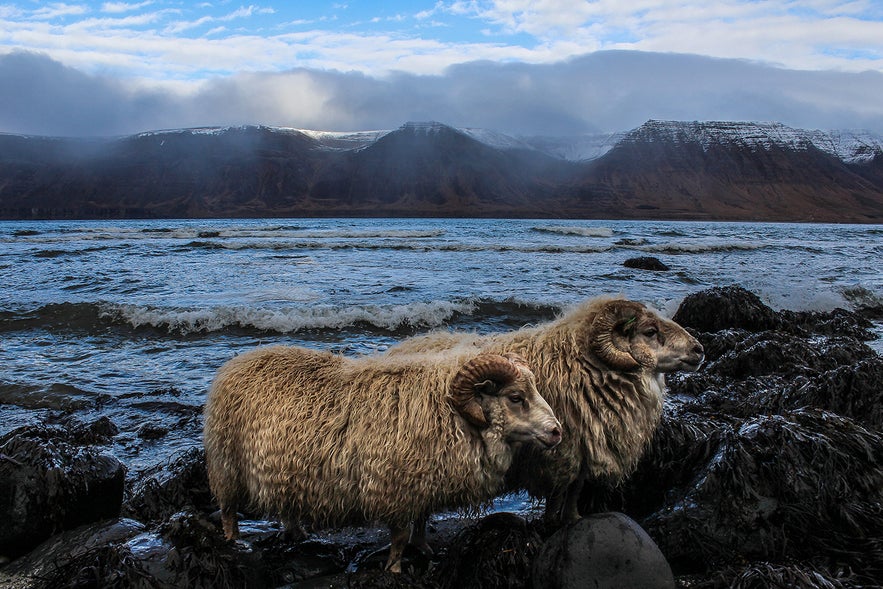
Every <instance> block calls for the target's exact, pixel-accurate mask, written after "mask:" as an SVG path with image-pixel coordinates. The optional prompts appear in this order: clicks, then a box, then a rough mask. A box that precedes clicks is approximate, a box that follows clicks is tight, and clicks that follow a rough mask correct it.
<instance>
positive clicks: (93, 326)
mask: <svg viewBox="0 0 883 589" xmlns="http://www.w3.org/2000/svg"><path fill="white" fill-rule="evenodd" d="M558 311H559V308H558V307H556V306H551V305H544V304H535V303H529V302H521V301H517V300H513V299H505V300H490V299H477V298H470V299H462V300H452V301H446V300H442V301H429V302H412V303H406V304H401V305H394V304H388V305H346V306H334V305H296V306H290V305H287V306H228V305H221V306H216V307H210V308H200V309H187V308H175V307H156V306H147V305H133V304H119V303H107V302H97V303H52V304H49V305H44V306H42V307H39V308H38V309H35V310H32V311H27V312H19V313H15V312H2V313H0V332H10V331H24V330H33V329H46V330H50V331H54V330H80V331H86V332H102V333H103V332H105V331H106V330H107V328H108V327H118V328H120V327H122V328H128V329H134V330H142V329H148V330H155V331H158V332H160V333H164V334H168V335H172V336H193V335H209V334H217V333H225V332H235V333H240V332H259V333H279V334H290V333H295V332H301V331H310V330H334V331H340V330H369V331H379V332H383V333H403V334H407V333H413V332H416V331H419V330H425V329H433V328H438V327H442V326H446V325H448V326H458V327H460V328H463V327H464V326H465V327H466V328H475V327H476V326H482V327H483V328H485V329H494V328H495V327H499V328H512V327H521V326H523V325H526V324H530V323H536V322H538V321H542V320H545V319H549V318H551V317H553V316H554V315H555V314H556V313H557V312H558Z"/></svg>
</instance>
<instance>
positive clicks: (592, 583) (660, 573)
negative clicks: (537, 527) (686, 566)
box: [533, 513, 675, 589]
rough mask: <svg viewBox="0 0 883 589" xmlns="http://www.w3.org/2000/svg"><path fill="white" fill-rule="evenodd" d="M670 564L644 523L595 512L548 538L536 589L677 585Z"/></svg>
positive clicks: (658, 588) (666, 588)
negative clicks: (642, 524)
mask: <svg viewBox="0 0 883 589" xmlns="http://www.w3.org/2000/svg"><path fill="white" fill-rule="evenodd" d="M674 586H675V583H674V576H673V575H672V571H671V567H669V565H668V563H667V562H666V560H665V557H664V556H663V555H662V552H660V551H659V548H658V547H657V546H656V543H655V542H653V540H652V539H651V538H650V536H648V535H647V532H645V531H644V530H643V529H641V526H639V525H638V524H637V523H636V522H635V521H634V520H632V519H631V518H629V517H627V516H625V515H623V514H621V513H602V514H596V515H592V516H588V517H584V518H583V519H581V520H579V521H577V522H576V523H574V524H572V525H570V526H568V527H566V528H563V529H561V530H559V531H558V532H556V533H555V534H553V535H552V536H550V537H549V539H547V540H546V542H545V544H544V545H543V548H542V550H541V551H540V553H539V555H538V556H537V558H536V561H535V562H534V567H533V587H534V588H535V589H582V588H584V587H594V588H596V589H619V588H621V587H634V588H636V589H639V588H640V589H669V588H671V589H674Z"/></svg>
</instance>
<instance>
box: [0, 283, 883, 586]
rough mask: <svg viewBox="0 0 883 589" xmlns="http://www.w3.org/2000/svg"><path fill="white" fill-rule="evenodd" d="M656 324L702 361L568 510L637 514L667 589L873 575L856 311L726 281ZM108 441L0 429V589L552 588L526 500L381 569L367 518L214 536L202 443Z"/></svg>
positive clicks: (867, 396) (877, 467) (256, 525)
mask: <svg viewBox="0 0 883 589" xmlns="http://www.w3.org/2000/svg"><path fill="white" fill-rule="evenodd" d="M868 312H869V313H879V312H880V310H879V309H878V310H869V311H868ZM875 317H879V316H878V315H876V316H875ZM674 320H675V321H677V322H678V323H680V324H681V325H683V326H684V327H686V328H688V329H690V330H691V331H692V332H693V333H694V335H696V336H697V337H698V338H699V339H700V341H701V342H702V344H703V346H704V347H705V349H706V353H707V359H706V363H705V365H704V366H703V367H702V368H701V369H700V370H699V371H698V372H696V373H691V374H676V375H672V376H670V377H669V379H668V384H669V389H670V391H669V398H668V400H667V402H666V407H665V413H664V416H663V420H662V423H661V425H660V428H659V431H658V432H657V435H656V437H655V439H654V440H653V442H652V444H651V446H650V447H649V448H648V450H647V453H646V455H645V456H644V458H643V460H642V461H641V463H640V465H639V466H638V469H637V470H636V472H635V473H634V475H633V476H632V477H631V478H630V479H629V480H627V481H626V482H625V483H624V484H622V485H619V486H615V487H614V486H605V485H604V484H603V483H602V482H599V483H597V484H596V485H595V486H594V487H593V488H592V489H589V490H587V491H586V492H585V493H584V495H583V497H582V501H581V503H582V505H581V508H582V511H583V513H601V514H617V515H615V516H614V517H618V518H621V519H622V521H627V522H632V523H634V522H637V524H635V528H636V529H638V530H640V529H641V528H643V530H645V531H646V533H647V534H649V537H650V538H651V539H652V541H653V543H655V546H654V547H653V548H654V549H655V547H658V549H659V550H660V551H661V554H662V555H664V558H665V560H666V561H667V565H668V566H669V567H670V570H671V572H672V573H673V583H674V586H677V587H691V588H703V589H705V588H718V587H737V588H749V587H798V588H815V587H819V588H822V587H824V588H859V587H880V586H881V579H883V358H881V357H880V356H879V355H878V354H877V353H876V352H874V350H872V349H871V348H870V347H868V345H867V344H866V343H864V342H866V341H869V340H871V339H873V338H874V335H873V333H872V332H871V329H870V328H871V327H872V324H871V323H870V321H869V320H868V319H867V318H866V317H864V316H862V315H859V314H857V313H853V312H849V311H844V310H842V309H838V310H834V311H831V312H827V313H810V312H805V313H804V312H792V311H774V310H773V309H770V308H769V307H767V306H766V305H764V304H763V303H762V302H761V301H760V300H759V299H758V298H757V297H756V296H755V295H753V294H752V293H750V292H748V291H745V290H744V289H742V288H740V287H725V288H714V289H709V290H706V291H702V292H700V293H696V294H694V295H691V296H689V297H687V298H686V299H685V300H684V301H683V303H682V304H681V306H680V308H679V309H678V311H677V313H676V314H675V316H674ZM117 434H118V430H117V429H116V427H115V426H114V424H113V423H111V422H110V420H108V419H107V418H102V419H99V420H97V421H95V422H93V423H86V424H84V423H77V422H75V421H71V422H69V423H67V424H66V425H64V426H60V425H59V426H40V427H24V428H19V429H17V430H14V431H12V432H9V433H8V434H6V435H4V436H2V437H0V558H2V560H0V588H25V587H29V588H30V587H33V588H43V587H45V588H49V587H53V588H55V587H65V588H74V587H76V588H85V587H286V586H290V587H328V586H335V587H531V586H535V587H539V586H552V585H551V584H547V585H543V584H542V583H543V582H545V581H544V580H548V578H549V567H552V566H553V565H551V564H548V563H549V562H552V561H549V560H548V558H547V557H545V556H542V553H543V549H544V547H548V546H550V545H551V544H552V543H553V542H556V541H558V540H555V539H554V538H555V536H554V535H553V533H554V532H555V531H554V530H547V529H544V527H543V524H542V521H541V520H540V519H539V518H538V517H537V515H538V514H539V511H538V510H528V511H527V512H524V513H520V514H504V513H495V514H491V515H488V516H486V517H483V518H477V517H465V516H463V517H444V518H436V519H435V520H434V521H433V522H432V524H431V526H430V534H429V542H430V545H431V546H432V548H433V549H434V551H435V552H434V554H432V555H425V554H421V553H417V552H416V551H415V552H410V551H409V552H408V553H406V566H405V568H406V572H405V573H403V574H402V575H400V576H395V575H389V574H385V573H383V572H381V571H380V567H381V565H382V563H383V561H384V560H385V555H383V554H382V551H383V548H384V545H385V543H386V542H387V541H388V539H387V537H386V531H385V529H383V528H381V527H371V526H369V527H364V528H350V529H343V530H331V531H321V532H320V533H314V534H310V535H309V536H308V537H307V538H306V539H305V540H297V539H292V538H289V537H288V536H286V534H285V533H284V532H283V531H282V530H281V528H280V527H279V525H278V524H276V523H274V522H267V521H263V520H261V519H259V518H258V517H254V516H253V517H254V519H250V520H247V521H245V522H243V525H242V531H243V539H242V540H241V541H239V542H237V543H236V544H232V543H228V542H225V541H224V540H223V538H222V535H221V533H220V530H219V525H218V522H217V521H215V518H216V516H215V515H214V514H213V513H214V511H215V509H216V508H215V506H214V505H213V503H212V500H211V494H210V492H209V489H208V485H207V481H206V476H205V462H204V455H203V453H202V451H201V450H200V449H191V450H188V451H185V452H181V453H179V454H178V455H176V456H174V457H173V458H172V459H171V460H169V461H168V462H166V463H163V464H160V465H157V466H155V467H154V468H152V469H149V470H147V471H143V472H140V473H138V475H137V476H133V474H132V473H129V475H128V477H127V475H126V467H125V465H123V464H122V463H121V462H120V461H119V460H118V459H117V458H115V457H114V456H113V455H112V454H111V452H110V449H109V448H110V445H111V442H112V440H113V438H114V436H115V435H117ZM621 514H624V515H621ZM608 521H609V518H608ZM599 525H600V524H599ZM638 525H640V528H638V527H637V526H638ZM621 527H622V526H621ZM595 529H598V528H595ZM565 542H566V544H565V548H567V549H570V550H572V549H573V548H574V543H575V542H577V534H576V532H575V531H571V532H570V537H569V539H567V540H566V541H565ZM598 549H599V548H598V547H597V546H596V547H595V548H593V550H598ZM651 556H652V555H651ZM544 567H546V568H545V569H544ZM556 570H557V568H556ZM567 582H568V581H564V580H562V581H560V586H569V585H567ZM603 582H604V579H601V583H602V586H603ZM657 586H660V587H663V586H670V585H668V584H667V583H666V582H664V581H662V580H660V581H659V584H658V585H657Z"/></svg>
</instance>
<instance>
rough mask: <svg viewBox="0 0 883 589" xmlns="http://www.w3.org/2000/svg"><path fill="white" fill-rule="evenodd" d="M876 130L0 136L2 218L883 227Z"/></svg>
mask: <svg viewBox="0 0 883 589" xmlns="http://www.w3.org/2000/svg"><path fill="white" fill-rule="evenodd" d="M881 144H883V141H881V139H880V138H877V137H874V136H872V135H869V134H866V133H850V132H827V133H826V132H819V131H803V130H798V129H791V128H788V127H785V126H783V125H777V124H759V123H695V122H694V123H684V122H664V121H648V122H647V123H645V124H644V125H642V126H641V127H639V128H637V129H635V130H633V131H630V132H628V133H621V134H611V135H604V136H580V137H571V138H549V137H546V138H513V137H508V136H505V135H502V134H499V133H494V132H490V131H484V130H478V129H456V128H453V127H449V126H446V125H443V124H440V123H407V124H405V125H403V126H402V127H401V128H399V129H397V130H393V131H373V132H362V133H328V132H317V131H301V130H296V129H285V128H269V127H233V128H219V129H186V130H176V131H163V132H151V133H143V134H140V135H135V136H131V137H122V138H103V139H94V138H93V139H71V138H48V137H23V136H16V135H0V217H2V218H5V219H31V218H145V217H159V218H172V217H282V216H285V217H309V216H439V217H450V216H463V217H572V218H611V219H616V218H627V219H684V220H688V219H705V220H708V219H719V220H751V221H824V222H856V223H883V147H881Z"/></svg>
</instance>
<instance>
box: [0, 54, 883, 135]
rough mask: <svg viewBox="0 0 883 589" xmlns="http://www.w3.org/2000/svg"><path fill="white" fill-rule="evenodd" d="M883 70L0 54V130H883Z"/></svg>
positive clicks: (668, 62)
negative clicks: (169, 78)
mask: <svg viewBox="0 0 883 589" xmlns="http://www.w3.org/2000/svg"><path fill="white" fill-rule="evenodd" d="M879 96H883V73H880V72H877V71H868V72H863V73H853V72H837V71H805V70H790V69H783V68H779V67H775V66H771V65H769V64H763V63H759V62H752V61H747V60H739V59H720V58H712V57H704V56H697V55H689V54H674V53H653V52H641V51H599V52H594V53H589V54H585V55H582V56H578V57H574V58H570V59H566V60H562V61H558V62H555V63H550V64H528V63H511V62H510V63H504V62H496V61H475V62H469V63H462V64H459V65H454V66H449V67H447V68H446V69H445V70H443V72H442V73H440V74H435V75H420V74H415V73H401V72H400V73H393V74H387V75H378V76H371V75H368V74H365V73H358V72H338V71H330V70H320V69H308V68H296V69H290V70H287V71H281V72H267V73H260V72H256V73H240V74H234V75H230V76H227V77H218V78H212V79H208V80H205V81H200V82H192V83H188V84H186V85H185V84H181V83H177V84H175V85H160V84H154V85H151V86H147V85H144V83H143V82H136V81H133V80H130V79H122V78H118V77H114V76H111V75H101V74H95V73H86V72H84V71H81V70H78V69H75V68H72V67H69V66H66V65H65V64H63V63H61V62H59V61H57V60H55V59H52V58H50V57H48V56H47V55H45V54H39V53H31V52H21V51H16V52H12V53H8V54H5V55H0V132H6V133H20V134H32V135H61V136H107V135H124V134H130V133H137V132H141V131H147V130H156V129H168V128H182V127H198V126H226V125H242V124H263V125H273V126H288V127H296V128H303V129H315V130H331V131H335V130H336V131H353V130H367V129H389V128H395V127H398V126H399V125H401V124H402V123H404V122H405V121H409V120H437V121H441V122H444V123H447V124H450V125H454V126H458V127H482V128H488V129H495V130H498V131H501V132H505V133H510V134H514V135H574V134H581V133H592V132H604V131H623V130H628V129H631V128H634V127H636V126H638V125H640V124H641V123H643V122H644V121H646V120H648V119H651V118H655V119H672V120H730V121H777V122H782V123H784V124H786V125H790V126H793V127H799V128H809V129H866V130H870V131H872V132H875V133H878V134H883V102H881V101H880V100H878V97H879Z"/></svg>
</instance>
